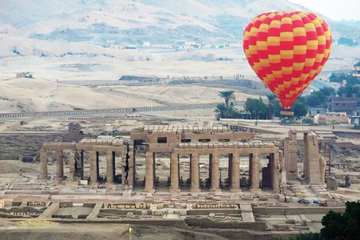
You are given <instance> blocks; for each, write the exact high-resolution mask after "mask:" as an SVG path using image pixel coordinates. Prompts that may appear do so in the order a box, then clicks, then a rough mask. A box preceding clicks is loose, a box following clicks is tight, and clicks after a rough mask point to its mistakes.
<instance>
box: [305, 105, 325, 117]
mask: <svg viewBox="0 0 360 240" xmlns="http://www.w3.org/2000/svg"><path fill="white" fill-rule="evenodd" d="M326 112H327V109H326V108H325V107H310V108H309V114H310V115H311V116H315V115H316V114H325V113H326Z"/></svg>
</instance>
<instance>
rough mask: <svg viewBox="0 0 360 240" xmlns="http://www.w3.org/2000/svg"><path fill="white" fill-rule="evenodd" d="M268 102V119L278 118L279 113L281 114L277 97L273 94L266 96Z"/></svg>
mask: <svg viewBox="0 0 360 240" xmlns="http://www.w3.org/2000/svg"><path fill="white" fill-rule="evenodd" d="M267 98H268V101H269V105H268V107H269V109H268V111H269V112H268V116H269V118H273V117H274V116H275V117H280V112H281V106H280V103H279V100H278V99H277V97H276V96H275V95H274V94H272V93H271V94H268V95H267Z"/></svg>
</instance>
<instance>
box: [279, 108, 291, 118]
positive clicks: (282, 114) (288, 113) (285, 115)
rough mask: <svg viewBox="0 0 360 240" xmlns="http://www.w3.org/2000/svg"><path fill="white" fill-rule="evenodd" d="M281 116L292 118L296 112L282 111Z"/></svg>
mask: <svg viewBox="0 0 360 240" xmlns="http://www.w3.org/2000/svg"><path fill="white" fill-rule="evenodd" d="M280 115H281V116H283V117H288V118H291V117H293V116H294V112H293V111H291V110H282V111H281V112H280Z"/></svg>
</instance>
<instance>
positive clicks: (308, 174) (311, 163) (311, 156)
mask: <svg viewBox="0 0 360 240" xmlns="http://www.w3.org/2000/svg"><path fill="white" fill-rule="evenodd" d="M304 153H305V156H304V158H305V159H304V175H305V180H306V182H307V183H308V184H311V185H323V184H325V183H324V176H323V175H324V173H325V171H324V167H325V164H324V163H323V161H324V159H323V158H322V157H321V155H320V149H319V140H318V138H317V136H316V134H315V133H314V132H308V133H305V134H304Z"/></svg>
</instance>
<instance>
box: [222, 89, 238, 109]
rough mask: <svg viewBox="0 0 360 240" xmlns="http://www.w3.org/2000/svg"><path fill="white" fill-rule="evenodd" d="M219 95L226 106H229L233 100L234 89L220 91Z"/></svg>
mask: <svg viewBox="0 0 360 240" xmlns="http://www.w3.org/2000/svg"><path fill="white" fill-rule="evenodd" d="M219 96H220V97H222V98H223V99H224V101H225V107H226V108H228V107H230V105H231V102H232V101H234V100H235V96H234V91H221V92H219Z"/></svg>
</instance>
